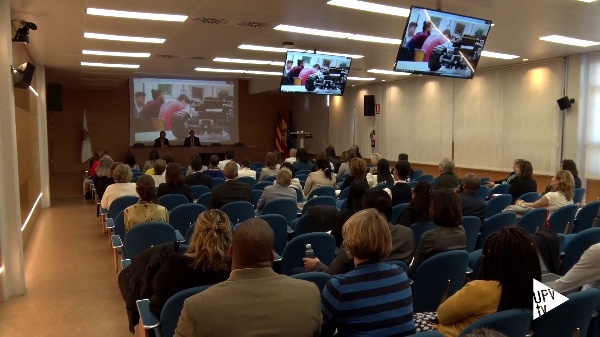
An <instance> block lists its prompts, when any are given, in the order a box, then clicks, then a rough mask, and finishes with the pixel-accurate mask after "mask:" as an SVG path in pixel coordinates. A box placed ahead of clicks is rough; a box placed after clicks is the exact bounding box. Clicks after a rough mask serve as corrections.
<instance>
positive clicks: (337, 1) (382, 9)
mask: <svg viewBox="0 0 600 337" xmlns="http://www.w3.org/2000/svg"><path fill="white" fill-rule="evenodd" d="M327 4H328V5H333V6H339V7H344V8H350V9H358V10H361V11H367V12H373V13H380V14H388V15H395V16H405V17H408V15H409V14H410V9H407V8H402V7H394V6H387V5H380V4H376V3H372V2H366V1H358V0H331V1H328V2H327Z"/></svg>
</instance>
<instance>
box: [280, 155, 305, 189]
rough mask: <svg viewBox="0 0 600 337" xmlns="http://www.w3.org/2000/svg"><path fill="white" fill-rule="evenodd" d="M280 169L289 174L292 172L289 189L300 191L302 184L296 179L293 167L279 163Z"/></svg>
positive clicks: (289, 164) (286, 163)
mask: <svg viewBox="0 0 600 337" xmlns="http://www.w3.org/2000/svg"><path fill="white" fill-rule="evenodd" d="M281 168H286V169H288V170H290V172H292V180H291V181H290V187H293V188H295V189H297V190H300V191H302V184H300V179H298V178H296V171H295V170H294V166H293V165H292V163H289V162H283V163H281ZM281 168H280V169H281Z"/></svg>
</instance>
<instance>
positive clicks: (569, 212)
mask: <svg viewBox="0 0 600 337" xmlns="http://www.w3.org/2000/svg"><path fill="white" fill-rule="evenodd" d="M576 213H577V205H566V206H562V207H560V208H559V209H557V210H555V211H554V212H552V215H550V218H548V222H549V223H550V228H552V230H554V232H556V233H562V234H565V235H567V234H569V233H571V231H572V230H573V228H574V227H575V226H574V222H575V214H576Z"/></svg>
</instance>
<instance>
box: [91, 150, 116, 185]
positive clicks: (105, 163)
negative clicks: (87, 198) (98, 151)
mask: <svg viewBox="0 0 600 337" xmlns="http://www.w3.org/2000/svg"><path fill="white" fill-rule="evenodd" d="M114 163H115V162H114V161H113V160H112V158H111V157H109V156H103V157H102V158H100V160H99V161H98V165H97V166H96V172H95V173H96V174H95V175H94V176H92V181H93V182H94V186H95V187H96V191H97V190H98V186H100V183H101V182H102V181H103V180H106V179H108V174H109V173H110V170H111V167H112V165H113V164H114Z"/></svg>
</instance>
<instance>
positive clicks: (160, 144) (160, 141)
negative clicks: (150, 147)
mask: <svg viewBox="0 0 600 337" xmlns="http://www.w3.org/2000/svg"><path fill="white" fill-rule="evenodd" d="M169 146H170V144H169V140H168V139H167V133H166V132H165V131H161V132H160V137H158V138H156V139H155V140H154V147H155V148H165V147H169Z"/></svg>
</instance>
